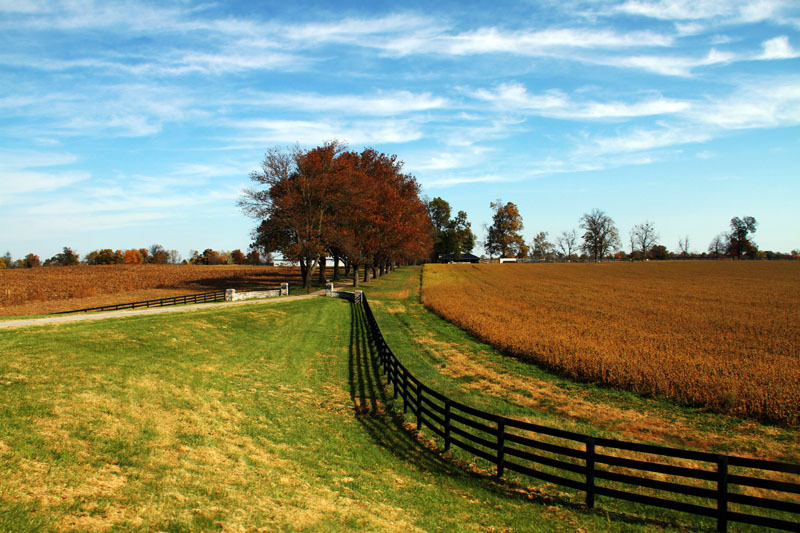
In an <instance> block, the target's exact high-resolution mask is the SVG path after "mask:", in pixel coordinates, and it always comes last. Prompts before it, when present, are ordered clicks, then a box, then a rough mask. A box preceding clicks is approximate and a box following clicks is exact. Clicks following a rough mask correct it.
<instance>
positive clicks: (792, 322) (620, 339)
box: [422, 261, 800, 425]
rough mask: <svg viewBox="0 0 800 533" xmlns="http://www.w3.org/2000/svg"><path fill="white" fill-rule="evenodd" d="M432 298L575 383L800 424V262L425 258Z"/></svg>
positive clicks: (427, 294)
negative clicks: (451, 261) (452, 261)
mask: <svg viewBox="0 0 800 533" xmlns="http://www.w3.org/2000/svg"><path fill="white" fill-rule="evenodd" d="M422 302H423V303H424V304H425V306H427V307H428V308H429V309H431V310H433V311H434V312H436V313H437V314H439V315H440V316H442V317H443V318H445V319H447V320H449V321H450V322H453V323H454V324H456V325H458V326H459V327H461V328H463V329H465V330H467V331H469V332H470V333H472V334H473V335H475V336H477V337H479V338H481V339H482V340H484V341H486V342H488V343H490V344H492V345H494V346H495V347H497V348H499V349H501V350H503V351H505V352H506V353H509V354H512V355H515V356H519V357H521V358H523V359H527V360H530V361H532V362H535V363H539V364H542V365H544V366H546V367H549V368H551V369H554V370H556V371H558V372H560V373H563V374H566V375H568V376H570V377H573V378H575V379H579V380H586V381H591V382H595V383H602V384H606V385H611V386H613V387H617V388H620V389H626V390H631V391H635V392H639V393H644V394H648V395H655V396H663V397H668V398H672V399H675V400H679V401H680V402H685V403H688V404H691V405H699V406H707V407H711V408H713V409H717V410H720V411H722V412H726V413H729V414H734V415H738V416H745V417H753V418H758V419H762V420H770V421H773V422H780V423H784V424H789V425H797V424H798V423H800V262H794V261H776V262H767V261H752V262H751V261H748V262H732V261H707V262H701V261H686V262H648V263H609V264H568V263H559V264H502V265H500V264H491V265H427V266H426V267H425V269H424V271H423V284H422Z"/></svg>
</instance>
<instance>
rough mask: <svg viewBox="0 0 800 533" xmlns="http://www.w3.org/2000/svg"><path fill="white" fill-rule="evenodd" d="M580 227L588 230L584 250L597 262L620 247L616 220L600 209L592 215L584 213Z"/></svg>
mask: <svg viewBox="0 0 800 533" xmlns="http://www.w3.org/2000/svg"><path fill="white" fill-rule="evenodd" d="M580 227H581V228H583V229H584V230H586V232H585V233H584V234H583V249H584V250H585V251H586V253H587V254H591V256H592V257H593V259H594V261H595V262H597V261H599V260H600V259H602V258H603V257H605V256H606V255H607V254H608V252H609V251H611V250H613V249H614V248H618V247H619V246H620V242H619V233H618V232H617V227H616V226H615V225H614V219H612V218H611V217H610V216H608V215H606V214H605V212H603V211H601V210H599V209H592V212H591V213H584V215H583V216H582V217H581V223H580Z"/></svg>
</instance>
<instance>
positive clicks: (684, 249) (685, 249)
mask: <svg viewBox="0 0 800 533" xmlns="http://www.w3.org/2000/svg"><path fill="white" fill-rule="evenodd" d="M678 248H679V249H680V251H681V255H684V256H686V255H689V236H688V235H687V236H685V237H684V238H683V239H679V240H678Z"/></svg>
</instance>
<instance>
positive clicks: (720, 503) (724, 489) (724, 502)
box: [717, 455, 728, 531]
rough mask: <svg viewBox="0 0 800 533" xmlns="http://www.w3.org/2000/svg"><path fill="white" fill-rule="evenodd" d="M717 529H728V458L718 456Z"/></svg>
mask: <svg viewBox="0 0 800 533" xmlns="http://www.w3.org/2000/svg"><path fill="white" fill-rule="evenodd" d="M717 531H728V458H727V456H725V455H720V456H719V457H717Z"/></svg>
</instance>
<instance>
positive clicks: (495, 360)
mask: <svg viewBox="0 0 800 533" xmlns="http://www.w3.org/2000/svg"><path fill="white" fill-rule="evenodd" d="M419 276H420V269H419V268H415V269H403V270H400V271H398V272H395V273H393V274H392V275H391V276H387V277H385V278H383V279H381V280H376V281H375V282H373V283H372V284H371V286H368V287H367V288H366V293H367V295H368V296H369V298H370V302H371V303H372V304H373V305H372V307H373V311H374V312H375V314H376V318H377V320H378V322H379V323H380V325H381V329H382V331H383V332H384V335H385V337H386V340H387V343H388V344H389V345H390V346H391V347H392V349H393V351H394V352H395V353H396V354H397V356H398V357H399V358H400V359H401V360H402V361H403V362H404V363H405V364H406V365H407V366H408V367H409V369H410V370H411V371H412V372H413V373H414V374H415V375H416V376H417V377H418V378H420V379H422V380H423V381H424V382H425V383H427V384H428V385H429V386H432V387H433V388H435V389H437V390H439V391H442V392H444V393H446V394H447V395H448V396H450V397H452V398H454V399H457V400H460V401H463V402H464V403H467V404H470V405H473V406H475V407H479V408H481V409H485V410H487V411H491V412H496V413H501V414H504V415H506V416H511V417H515V418H523V419H527V420H531V421H534V422H537V423H541V424H546V425H550V426H553V427H561V428H564V429H570V430H573V431H579V432H582V433H587V434H594V435H602V436H605V437H611V438H618V439H622V440H636V441H641V442H648V443H654V444H660V445H667V446H678V447H690V448H694V449H699V450H704V451H714V452H720V453H728V454H732V455H743V456H750V457H757V458H763V459H772V460H780V461H788V462H797V458H798V457H800V431H798V430H797V429H796V428H794V429H784V428H779V427H774V426H766V425H762V424H759V423H757V422H753V421H750V420H742V419H738V418H734V417H729V416H724V415H718V414H714V413H709V412H705V411H703V410H701V409H690V408H684V407H680V406H676V405H675V404H674V403H673V402H669V401H662V400H658V399H648V398H643V397H641V396H638V395H635V394H631V393H626V392H621V391H616V390H613V389H608V388H602V387H596V386H592V385H588V384H582V383H577V382H574V381H571V380H568V379H564V378H561V377H559V376H557V375H554V374H552V373H550V372H547V371H545V370H543V369H541V368H539V367H537V366H535V365H532V364H529V363H525V362H521V361H518V360H516V359H514V358H510V357H507V356H504V355H503V354H501V353H499V352H497V351H496V350H494V349H493V348H492V347H491V346H488V345H486V344H484V343H481V342H479V341H476V340H475V339H473V338H471V337H470V336H469V335H467V334H466V333H464V332H463V331H462V330H460V329H459V328H457V327H456V326H454V325H452V324H450V323H449V322H446V321H445V320H442V319H440V318H439V317H437V316H436V315H434V314H433V313H431V312H429V311H427V310H426V309H425V308H424V307H423V306H422V305H421V304H420V303H419ZM528 482H530V481H528ZM548 490H550V493H555V492H558V491H556V490H555V489H548ZM545 493H547V492H545ZM562 500H563V498H562ZM572 500H573V501H579V500H580V498H577V497H573V498H572ZM600 506H601V507H602V508H605V509H612V510H618V511H619V512H621V513H624V514H625V515H630V514H633V515H637V514H644V515H646V516H649V517H661V518H662V519H663V520H666V521H672V520H677V522H676V523H684V524H692V525H693V526H694V527H697V526H701V525H702V526H709V527H713V526H711V524H710V523H709V522H702V521H699V519H695V518H692V517H689V516H688V515H683V514H679V513H672V512H668V511H665V512H662V511H660V510H656V509H653V508H649V507H643V508H639V507H636V506H630V505H628V504H623V503H616V502H614V501H611V500H608V499H601V503H600ZM736 527H741V526H736Z"/></svg>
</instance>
